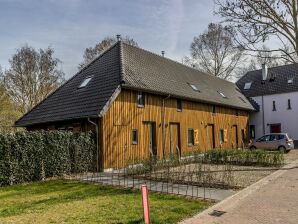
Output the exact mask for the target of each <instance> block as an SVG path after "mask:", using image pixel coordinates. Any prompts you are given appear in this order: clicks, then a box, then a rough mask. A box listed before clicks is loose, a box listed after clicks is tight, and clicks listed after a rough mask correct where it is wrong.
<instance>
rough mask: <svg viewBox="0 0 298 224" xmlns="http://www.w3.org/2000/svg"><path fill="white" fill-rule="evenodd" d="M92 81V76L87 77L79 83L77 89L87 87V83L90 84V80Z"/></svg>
mask: <svg viewBox="0 0 298 224" xmlns="http://www.w3.org/2000/svg"><path fill="white" fill-rule="evenodd" d="M91 79H92V76H91V77H90V76H89V77H87V78H85V79H84V81H83V82H82V83H81V85H80V86H79V88H84V87H86V86H87V85H88V83H89V82H90V80H91Z"/></svg>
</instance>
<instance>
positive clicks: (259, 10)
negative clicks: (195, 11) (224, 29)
mask: <svg viewBox="0 0 298 224" xmlns="http://www.w3.org/2000/svg"><path fill="white" fill-rule="evenodd" d="M216 4H217V7H218V8H217V10H216V13H218V14H219V15H221V16H222V17H223V18H224V19H225V22H227V23H228V24H229V25H231V26H233V27H235V30H236V31H237V35H236V39H237V41H238V42H239V44H241V45H242V46H243V47H244V48H245V49H246V50H249V51H259V52H276V53H279V55H278V56H276V55H274V57H278V58H282V59H284V60H287V61H289V62H297V61H298V0H216ZM270 41H271V42H270ZM273 41H277V42H278V45H274V44H272V43H273ZM266 43H267V46H269V45H268V43H271V44H270V49H263V48H262V44H266Z"/></svg>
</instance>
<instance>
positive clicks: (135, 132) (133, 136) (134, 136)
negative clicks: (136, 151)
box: [131, 129, 138, 145]
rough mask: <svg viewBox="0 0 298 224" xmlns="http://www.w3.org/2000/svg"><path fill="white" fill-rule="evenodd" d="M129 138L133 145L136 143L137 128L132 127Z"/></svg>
mask: <svg viewBox="0 0 298 224" xmlns="http://www.w3.org/2000/svg"><path fill="white" fill-rule="evenodd" d="M131 140H132V144H133V145H137V144H138V130H137V129H132V132H131Z"/></svg>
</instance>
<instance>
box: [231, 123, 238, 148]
mask: <svg viewBox="0 0 298 224" xmlns="http://www.w3.org/2000/svg"><path fill="white" fill-rule="evenodd" d="M238 145H239V144H238V126H237V125H233V126H232V147H233V148H238Z"/></svg>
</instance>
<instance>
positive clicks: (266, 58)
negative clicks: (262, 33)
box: [236, 45, 287, 79]
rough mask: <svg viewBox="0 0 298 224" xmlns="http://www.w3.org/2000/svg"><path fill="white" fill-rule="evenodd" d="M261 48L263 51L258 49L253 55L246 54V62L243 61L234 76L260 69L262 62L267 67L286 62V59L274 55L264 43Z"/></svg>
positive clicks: (237, 76)
mask: <svg viewBox="0 0 298 224" xmlns="http://www.w3.org/2000/svg"><path fill="white" fill-rule="evenodd" d="M262 49H263V50H264V51H258V52H256V54H255V55H250V54H249V55H246V63H243V66H241V67H240V68H239V69H238V72H237V75H236V78H238V79H239V78H241V77H242V76H243V75H245V74H246V73H247V72H249V71H253V70H257V69H261V68H262V64H266V65H267V66H268V67H269V68H272V67H276V66H278V65H283V64H286V63H287V61H285V60H281V59H279V58H278V57H276V55H274V53H273V52H271V51H269V50H268V48H267V47H266V46H265V45H263V46H262Z"/></svg>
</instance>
